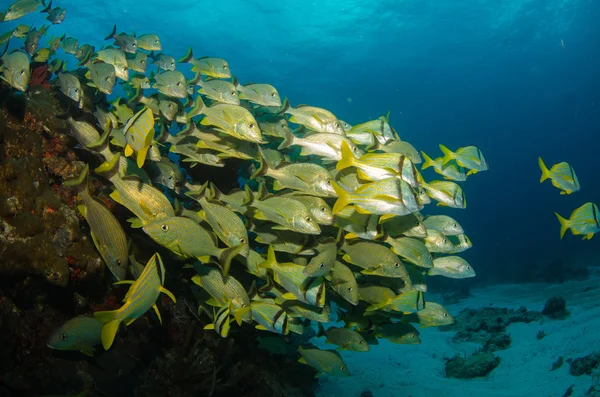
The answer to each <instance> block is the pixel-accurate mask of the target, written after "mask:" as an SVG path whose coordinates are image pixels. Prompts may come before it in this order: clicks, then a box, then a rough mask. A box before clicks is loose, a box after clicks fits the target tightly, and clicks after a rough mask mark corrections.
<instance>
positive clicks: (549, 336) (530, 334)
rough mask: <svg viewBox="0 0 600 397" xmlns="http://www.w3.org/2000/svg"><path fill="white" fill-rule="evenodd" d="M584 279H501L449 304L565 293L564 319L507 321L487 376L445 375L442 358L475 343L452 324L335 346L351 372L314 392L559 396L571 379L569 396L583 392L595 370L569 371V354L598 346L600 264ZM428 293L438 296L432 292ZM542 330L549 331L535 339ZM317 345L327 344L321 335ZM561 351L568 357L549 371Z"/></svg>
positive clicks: (533, 301)
mask: <svg viewBox="0 0 600 397" xmlns="http://www.w3.org/2000/svg"><path fill="white" fill-rule="evenodd" d="M590 270H591V276H590V278H589V279H588V280H584V281H569V282H566V283H564V284H502V285H497V286H492V287H485V288H474V289H473V290H471V294H472V295H473V296H472V298H469V299H468V300H465V301H463V302H461V303H458V304H454V305H447V306H446V308H447V309H448V310H449V311H450V313H452V314H453V315H458V314H459V313H460V311H461V310H463V309H465V308H471V309H476V308H480V307H486V306H493V307H506V308H509V309H518V308H519V307H521V306H525V307H527V309H528V310H532V311H541V310H542V309H543V307H544V303H545V301H546V300H547V299H548V298H549V297H551V296H555V295H559V296H562V297H564V298H565V299H566V301H567V309H568V310H569V311H570V312H571V316H570V317H568V318H567V319H566V320H550V319H544V320H543V321H541V322H538V321H536V322H532V323H529V324H525V323H514V324H511V325H509V326H508V327H507V330H506V332H507V333H509V334H510V335H511V338H512V343H511V346H510V347H509V348H508V349H507V350H502V351H498V352H496V353H495V354H497V355H498V356H499V357H501V359H502V361H501V362H500V365H499V366H498V367H497V368H496V369H494V370H493V371H492V372H491V373H490V374H489V375H488V376H487V377H485V378H477V379H467V380H463V379H453V378H446V377H445V376H444V374H445V369H444V368H445V364H444V363H445V359H446V358H450V357H453V356H455V355H456V354H463V353H467V354H469V353H471V352H473V351H475V350H477V349H478V348H479V347H480V345H479V344H476V343H461V344H455V343H452V341H451V340H452V337H453V336H454V334H455V332H440V331H439V330H437V329H433V328H427V329H423V330H421V335H420V337H421V340H422V344H421V345H417V346H407V345H395V344H392V343H389V342H388V341H386V340H381V341H380V345H379V346H371V351H370V352H368V353H357V352H346V351H342V352H340V353H341V355H342V357H343V358H344V361H345V362H346V364H347V365H348V368H349V369H350V371H351V373H352V376H351V377H350V378H334V377H322V378H321V379H320V380H319V382H320V388H319V390H318V391H317V394H316V395H317V396H318V397H329V396H332V397H333V396H344V397H354V396H360V394H361V393H362V392H363V391H365V390H370V391H371V392H372V393H373V396H374V397H409V396H410V397H429V396H435V397H455V396H462V397H467V396H482V397H483V396H511V397H519V396H527V397H546V396H549V397H553V396H557V397H560V396H562V395H563V394H564V393H565V391H566V390H567V388H568V387H569V386H571V385H575V386H574V390H573V394H572V396H575V397H576V396H583V395H584V394H585V392H586V391H587V390H588V389H589V387H590V386H591V385H592V384H593V380H592V377H591V376H589V375H583V376H580V377H575V376H572V375H570V374H569V364H568V363H567V362H566V360H567V359H569V358H577V357H581V356H584V355H587V354H590V353H592V352H594V351H600V268H598V267H596V268H590ZM427 297H428V299H429V300H432V301H437V302H441V299H439V297H438V296H436V295H435V294H428V296H427ZM539 330H543V331H544V332H545V333H546V336H545V337H544V338H543V339H541V340H538V339H537V338H536V335H537V333H538V331H539ZM318 346H319V347H321V348H323V347H326V348H330V349H331V348H334V347H335V346H333V345H325V344H324V343H323V342H322V339H321V340H319V343H318ZM559 356H563V357H564V359H565V363H564V364H563V366H562V367H561V368H559V369H557V370H555V371H550V368H551V367H552V364H553V363H554V362H555V361H556V359H557V358H558V357H559Z"/></svg>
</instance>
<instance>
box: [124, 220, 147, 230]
mask: <svg viewBox="0 0 600 397" xmlns="http://www.w3.org/2000/svg"><path fill="white" fill-rule="evenodd" d="M127 222H129V223H131V225H129V226H131V228H132V229H139V228H141V227H143V226H144V221H142V220H141V219H140V218H136V217H132V218H129V219H127Z"/></svg>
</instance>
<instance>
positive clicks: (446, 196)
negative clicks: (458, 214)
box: [422, 181, 467, 208]
mask: <svg viewBox="0 0 600 397" xmlns="http://www.w3.org/2000/svg"><path fill="white" fill-rule="evenodd" d="M422 187H423V189H425V191H426V192H427V194H428V195H429V197H431V198H432V199H434V200H437V202H438V204H437V205H438V206H447V207H452V208H466V207H467V199H466V198H465V193H464V192H463V190H462V189H461V187H460V186H459V185H457V184H456V183H454V182H450V181H431V182H427V183H422Z"/></svg>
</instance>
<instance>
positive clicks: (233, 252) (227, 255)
mask: <svg viewBox="0 0 600 397" xmlns="http://www.w3.org/2000/svg"><path fill="white" fill-rule="evenodd" d="M244 247H245V245H244V244H239V245H236V246H234V247H229V248H225V249H224V250H223V251H222V252H221V254H220V255H219V263H220V264H221V266H222V268H223V275H224V276H226V275H227V274H228V273H229V268H230V267H231V260H232V259H233V258H235V257H236V256H238V255H239V254H240V252H242V251H243V250H244Z"/></svg>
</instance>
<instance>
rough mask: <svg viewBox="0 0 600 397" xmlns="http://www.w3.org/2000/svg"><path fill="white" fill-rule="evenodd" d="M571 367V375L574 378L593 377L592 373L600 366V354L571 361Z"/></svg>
mask: <svg viewBox="0 0 600 397" xmlns="http://www.w3.org/2000/svg"><path fill="white" fill-rule="evenodd" d="M569 365H570V368H569V373H570V374H571V375H573V376H581V375H584V374H587V375H591V374H592V371H593V370H594V369H596V368H598V366H599V365H600V353H592V354H588V355H587V356H584V357H579V358H575V359H573V360H571V361H570V363H569Z"/></svg>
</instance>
